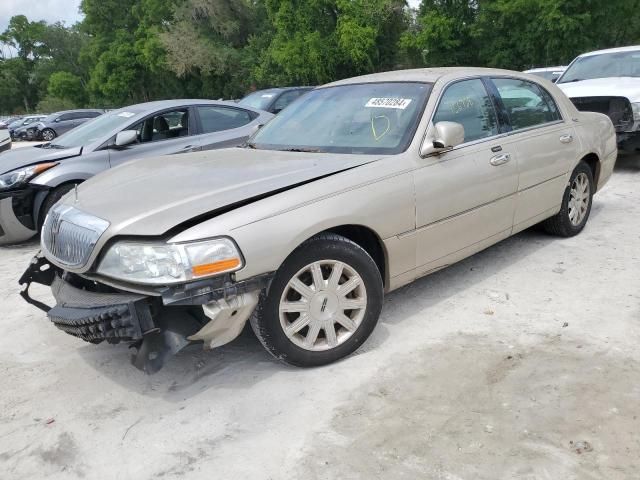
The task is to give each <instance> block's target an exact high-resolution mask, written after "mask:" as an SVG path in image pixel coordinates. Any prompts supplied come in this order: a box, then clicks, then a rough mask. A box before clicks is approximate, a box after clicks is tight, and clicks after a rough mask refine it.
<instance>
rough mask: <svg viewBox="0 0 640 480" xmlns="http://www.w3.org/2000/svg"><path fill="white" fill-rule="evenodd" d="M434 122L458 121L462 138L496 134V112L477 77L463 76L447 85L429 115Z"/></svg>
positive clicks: (484, 136) (472, 138)
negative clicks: (431, 114)
mask: <svg viewBox="0 0 640 480" xmlns="http://www.w3.org/2000/svg"><path fill="white" fill-rule="evenodd" d="M438 122H456V123H460V124H462V126H463V127H464V141H465V142H472V141H474V140H479V139H481V138H486V137H491V136H493V135H497V134H498V121H497V119H496V112H495V110H494V108H493V103H492V102H491V98H490V97H489V95H488V93H487V90H486V89H485V88H484V84H483V83H482V80H480V79H473V80H463V81H461V82H456V83H454V84H453V85H451V86H449V87H447V89H446V90H445V92H444V94H443V95H442V98H441V99H440V104H439V105H438V108H437V110H436V114H435V115H434V117H433V123H434V124H436V123H438Z"/></svg>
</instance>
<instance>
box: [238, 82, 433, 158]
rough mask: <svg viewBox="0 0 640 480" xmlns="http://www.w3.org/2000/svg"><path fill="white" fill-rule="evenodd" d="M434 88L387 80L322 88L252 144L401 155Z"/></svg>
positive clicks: (293, 106) (280, 117)
mask: <svg viewBox="0 0 640 480" xmlns="http://www.w3.org/2000/svg"><path fill="white" fill-rule="evenodd" d="M431 86H432V85H431V84H429V83H420V82H381V83H363V84H351V85H339V86H335V87H327V88H320V89H317V90H314V91H312V92H310V93H308V94H306V95H304V96H303V97H302V98H301V99H300V100H299V101H296V102H294V103H292V104H291V105H290V106H289V107H288V108H286V109H285V110H284V111H283V112H282V113H281V114H279V115H278V116H277V117H275V118H274V119H273V120H271V121H270V122H269V123H267V124H266V125H265V126H264V127H263V128H262V129H261V130H260V131H259V132H258V133H257V134H256V135H255V136H254V137H253V138H252V139H251V142H250V145H252V146H254V147H256V148H261V149H269V150H294V151H296V150H304V151H311V152H331V153H357V154H374V155H375V154H389V155H393V154H397V153H400V152H403V151H404V150H406V149H407V147H408V146H409V144H410V143H411V140H412V139H413V136H414V134H415V131H416V128H417V124H418V120H419V118H420V115H421V114H422V112H423V110H424V104H425V102H426V99H427V97H428V95H429V92H430V91H431Z"/></svg>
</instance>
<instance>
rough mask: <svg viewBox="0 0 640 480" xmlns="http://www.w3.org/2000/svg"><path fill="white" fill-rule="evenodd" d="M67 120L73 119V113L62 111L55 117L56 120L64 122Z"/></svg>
mask: <svg viewBox="0 0 640 480" xmlns="http://www.w3.org/2000/svg"><path fill="white" fill-rule="evenodd" d="M67 120H73V113H63V114H62V115H60V116H59V117H58V118H57V119H56V121H57V122H66V121H67Z"/></svg>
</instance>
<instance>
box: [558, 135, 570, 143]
mask: <svg viewBox="0 0 640 480" xmlns="http://www.w3.org/2000/svg"><path fill="white" fill-rule="evenodd" d="M560 142H562V143H571V142H573V135H569V134H566V135H562V136H561V137H560Z"/></svg>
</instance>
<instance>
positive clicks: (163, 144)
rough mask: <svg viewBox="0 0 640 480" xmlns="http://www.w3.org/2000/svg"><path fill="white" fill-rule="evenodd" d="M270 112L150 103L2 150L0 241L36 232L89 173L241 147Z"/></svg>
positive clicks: (210, 104)
mask: <svg viewBox="0 0 640 480" xmlns="http://www.w3.org/2000/svg"><path fill="white" fill-rule="evenodd" d="M272 117H273V115H271V114H270V113H267V112H263V111H260V110H256V109H253V108H250V107H244V106H239V105H238V104H236V103H233V102H219V101H211V100H165V101H160V102H150V103H143V104H139V105H133V106H130V107H126V108H122V109H120V110H114V111H111V112H108V113H105V114H104V115H101V116H100V117H98V118H95V119H93V120H91V121H90V122H87V123H85V124H84V125H82V126H80V127H78V128H76V129H74V130H72V131H71V132H69V133H67V134H65V135H63V136H61V137H60V138H57V139H55V140H54V141H52V142H50V143H47V144H44V145H38V146H37V147H27V148H21V149H17V150H13V151H9V152H6V153H3V154H2V155H0V244H6V243H15V242H19V241H23V240H26V239H28V238H30V237H32V236H33V235H35V233H36V232H37V231H38V230H39V227H40V226H41V225H42V222H43V221H44V218H45V216H46V213H47V212H48V210H49V209H50V208H51V207H52V206H53V204H54V203H56V202H57V201H58V200H59V199H60V198H62V196H64V195H65V194H66V193H67V192H69V191H70V190H72V189H73V188H74V186H75V185H77V184H78V183H81V182H82V181H84V180H86V179H88V178H89V177H92V176H93V175H96V174H98V173H100V172H102V171H104V170H107V169H109V168H111V167H115V166H117V165H120V164H122V163H124V162H126V161H128V160H133V159H136V158H142V157H149V156H160V155H169V154H176V153H184V152H195V151H200V150H209V149H215V148H223V147H232V146H236V145H240V144H242V143H244V141H245V140H246V139H247V138H248V137H249V135H251V134H252V133H253V132H254V131H255V130H257V129H258V128H259V127H260V126H261V125H263V124H265V123H266V122H267V121H269V120H270V119H271V118H272ZM174 160H176V159H175V158H174V159H171V160H169V159H168V160H167V161H174ZM178 160H179V159H178ZM158 168H162V163H159V164H158Z"/></svg>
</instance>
